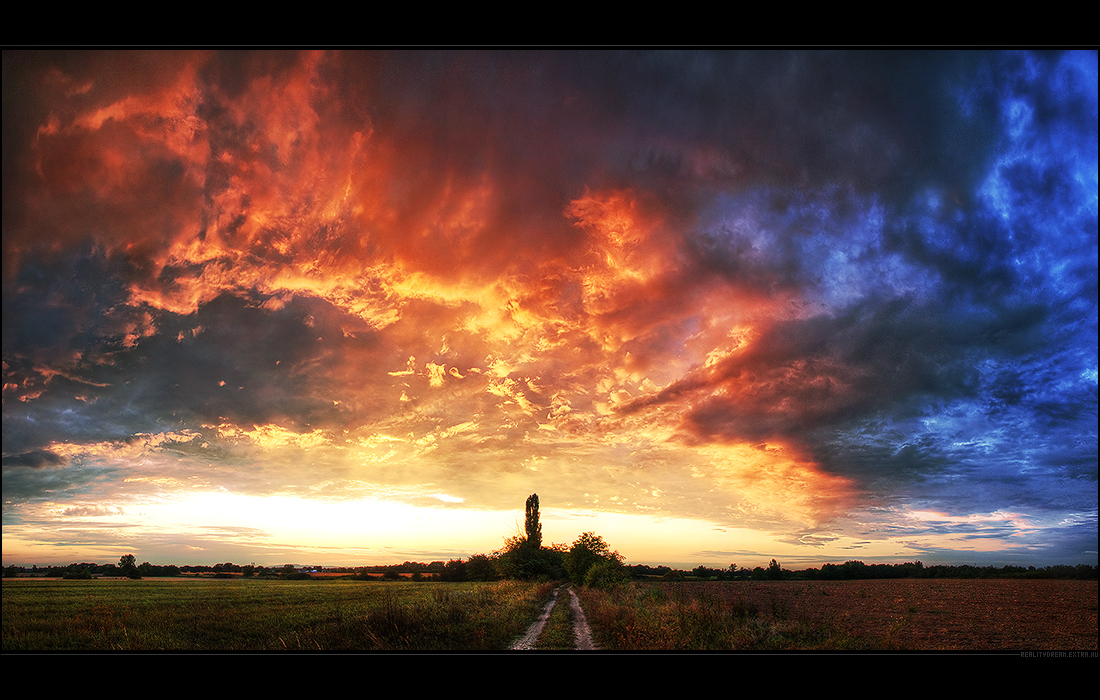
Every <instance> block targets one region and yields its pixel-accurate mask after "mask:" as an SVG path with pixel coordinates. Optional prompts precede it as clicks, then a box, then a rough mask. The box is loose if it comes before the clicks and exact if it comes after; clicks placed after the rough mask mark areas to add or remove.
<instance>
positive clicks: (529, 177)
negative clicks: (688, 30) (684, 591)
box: [3, 50, 1097, 569]
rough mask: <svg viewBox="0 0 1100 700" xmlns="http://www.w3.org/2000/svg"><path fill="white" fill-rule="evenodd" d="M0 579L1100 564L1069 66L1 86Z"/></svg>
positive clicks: (52, 63)
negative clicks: (488, 562)
mask: <svg viewBox="0 0 1100 700" xmlns="http://www.w3.org/2000/svg"><path fill="white" fill-rule="evenodd" d="M3 90H4V97H3V109H4V112H3V139H4V140H3V167H4V170H3V304H4V308H3V382H4V388H3V496H4V505H3V563H4V564H5V565H6V564H20V565H31V564H38V565H43V564H49V563H70V562H80V561H95V562H100V563H108V562H117V561H118V558H119V557H120V556H121V555H123V554H127V553H133V554H134V555H135V556H136V557H137V561H138V562H143V561H149V562H151V563H154V564H169V563H171V564H181V565H182V564H214V563H220V562H227V561H231V562H235V563H238V564H245V563H249V562H255V563H258V564H267V565H280V564H284V563H288V562H290V563H298V564H320V565H330V566H335V565H363V564H386V563H395V562H402V561H406V560H412V561H425V562H426V561H437V560H448V559H453V558H465V557H468V556H469V555H471V554H475V553H489V552H491V551H493V550H495V549H497V548H499V547H500V546H501V545H502V544H503V542H504V538H506V537H508V536H511V535H514V534H517V533H519V532H522V529H523V508H524V501H525V499H526V498H527V496H528V495H529V494H531V493H536V492H537V493H538V494H539V498H540V501H541V506H542V523H543V533H544V534H543V539H544V542H545V543H547V544H550V543H570V542H572V541H573V540H574V539H575V538H576V537H577V535H579V534H580V533H582V532H585V531H595V532H597V533H598V534H600V535H601V536H603V538H604V539H605V540H606V541H607V542H608V543H609V544H610V545H611V547H612V548H613V549H616V550H618V551H619V552H620V553H621V554H622V555H623V556H624V557H625V558H626V560H627V561H628V562H630V563H649V564H667V565H670V566H677V567H694V566H697V565H700V564H704V565H707V566H715V567H721V568H725V567H727V566H729V565H730V564H737V565H739V566H747V567H753V566H758V565H764V566H766V565H767V563H768V561H769V560H770V559H772V558H775V559H777V560H779V561H780V562H781V564H782V566H783V567H784V568H790V569H800V568H805V567H807V566H820V565H821V564H822V563H825V562H834V563H841V562H844V561H847V560H851V559H858V560H862V561H864V562H867V563H872V562H899V563H900V562H905V561H915V560H920V561H923V562H924V563H925V564H938V563H944V564H951V563H972V564H980V565H986V564H989V565H996V566H1001V565H1005V564H1020V565H1035V566H1045V565H1051V564H1079V563H1085V564H1093V565H1095V564H1096V563H1097V53H1096V52H1095V51H1087V52H1055V53H1029V52H986V51H961V52H954V51H915V52H907V51H887V52H871V51H739V50H730V51H696V50H688V51H618V50H612V51H573V50H561V51H526V50H523V51H497V50H486V51H453V52H439V51H411V50H407V51H394V52H382V51H345V52H329V51H318V52H314V51H302V52H298V51H274V52H255V51H227V52H216V51H215V52H207V51H199V52H182V51H149V52H137V51H96V52H68V51H63V52H49V51H5V52H4V54H3Z"/></svg>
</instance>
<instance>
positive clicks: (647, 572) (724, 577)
mask: <svg viewBox="0 0 1100 700" xmlns="http://www.w3.org/2000/svg"><path fill="white" fill-rule="evenodd" d="M627 568H628V569H629V570H630V573H631V575H632V576H634V577H635V578H656V577H660V578H680V579H686V578H695V579H707V580H712V581H767V580H792V581H847V580H855V579H897V578H965V579H973V578H1017V579H1075V580H1095V579H1096V578H1097V570H1096V567H1095V566H1091V565H1088V564H1078V565H1077V566H1066V565H1056V566H1045V567H1041V568H1037V567H1034V566H1027V567H1024V566H1002V567H995V566H972V565H968V564H963V565H957V566H951V565H939V564H937V565H934V566H925V565H924V564H923V563H921V562H919V561H916V562H905V563H904V564H865V563H863V562H862V561H846V562H844V563H843V564H825V565H823V566H822V567H821V568H820V569H815V568H808V569H802V570H799V571H791V570H789V569H784V568H782V567H781V566H780V565H779V563H778V562H777V561H776V560H775V559H772V560H771V563H770V564H769V565H768V566H767V567H766V568H765V567H762V566H757V567H755V568H753V569H747V568H743V567H738V566H737V565H736V564H731V565H730V566H729V568H727V569H714V568H709V567H706V566H697V567H695V568H694V569H692V570H691V571H690V572H688V571H680V570H675V569H670V568H669V567H663V566H662V567H649V566H645V565H641V564H637V565H633V566H629V567H627Z"/></svg>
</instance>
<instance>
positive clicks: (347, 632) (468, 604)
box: [3, 579, 1097, 653]
mask: <svg viewBox="0 0 1100 700" xmlns="http://www.w3.org/2000/svg"><path fill="white" fill-rule="evenodd" d="M552 588H553V585H552V584H541V585H540V584H528V583H515V582H501V583H439V582H405V581H402V582H396V581H395V582H380V581H347V580H328V581H324V580H320V581H318V580H314V581H270V580H267V581H264V580H241V579H236V580H209V579H208V580H190V581H180V580H157V579H145V580H140V581H130V580H91V581H60V580H40V579H39V580H27V579H23V580H10V579H6V580H4V582H3V640H4V641H3V648H4V651H5V652H7V651H55V650H66V651H112V650H127V651H145V650H180V651H184V650H202V651H234V650H249V651H283V650H287V651H343V650H388V651H431V650H448V651H468V650H476V651H493V650H504V649H507V648H508V647H509V645H510V644H511V643H512V642H513V641H514V640H515V639H517V638H518V637H520V636H521V635H522V634H523V633H524V632H525V630H526V629H527V627H528V625H530V624H531V622H533V621H534V620H535V619H536V618H537V616H538V614H539V612H540V611H541V609H542V607H543V605H544V604H545V603H546V601H547V600H548V599H549V596H550V592H551V590H552ZM577 592H578V594H579V595H580V596H581V599H582V603H583V605H584V611H585V615H586V617H587V618H588V621H589V623H590V625H591V626H592V629H593V633H594V634H595V636H596V641H597V643H598V645H599V647H600V648H601V649H606V650H623V651H628V650H665V651H671V650H727V651H729V650H733V651H737V650H751V651H777V650H841V651H860V650H920V651H930V650H986V651H989V650H995V651H1028V650H1083V651H1091V652H1093V653H1095V652H1096V649H1097V582H1096V581H1021V580H924V579H920V580H918V579H900V580H871V581H835V582H809V581H768V582H710V583H706V582H688V583H635V584H631V585H627V586H623V587H621V588H619V589H617V590H615V591H612V592H604V591H598V590H592V589H585V588H583V587H582V588H579V589H577ZM572 646H573V635H572V621H571V613H570V611H569V605H568V598H567V597H562V596H559V604H558V606H557V607H556V608H555V610H554V612H553V614H552V615H551V618H550V621H549V624H548V625H547V627H546V629H545V630H544V632H543V634H542V637H541V638H540V640H539V642H538V645H537V648H539V649H544V650H561V649H571V648H572Z"/></svg>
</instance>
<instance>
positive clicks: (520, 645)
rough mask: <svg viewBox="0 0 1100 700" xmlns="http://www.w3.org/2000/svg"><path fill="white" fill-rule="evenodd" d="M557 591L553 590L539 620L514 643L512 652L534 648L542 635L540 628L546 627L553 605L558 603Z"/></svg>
mask: <svg viewBox="0 0 1100 700" xmlns="http://www.w3.org/2000/svg"><path fill="white" fill-rule="evenodd" d="M559 590H560V589H559V588H555V589H554V592H553V593H552V594H550V602H549V603H547V604H546V607H545V608H543V609H542V613H541V614H540V615H539V619H537V620H535V621H534V622H533V623H532V624H531V626H530V627H528V628H527V634H525V635H523V636H522V637H520V638H519V639H518V640H516V643H515V644H513V645H512V649H513V650H519V651H525V650H529V649H534V648H535V643H536V642H538V640H539V635H540V634H542V628H543V627H546V621H547V620H549V619H550V613H551V612H552V611H553V610H554V605H556V604H557V602H558V591H559Z"/></svg>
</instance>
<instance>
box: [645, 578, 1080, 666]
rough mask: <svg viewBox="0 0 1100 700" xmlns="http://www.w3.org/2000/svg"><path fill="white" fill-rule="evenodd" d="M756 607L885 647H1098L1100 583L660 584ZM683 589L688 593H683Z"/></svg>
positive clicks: (916, 648) (741, 582)
mask: <svg viewBox="0 0 1100 700" xmlns="http://www.w3.org/2000/svg"><path fill="white" fill-rule="evenodd" d="M657 585H659V586H661V587H663V588H666V591H668V592H669V593H670V594H671V593H672V588H673V587H675V586H677V585H679V586H687V587H690V588H689V590H690V591H691V592H690V593H689V595H703V594H705V595H708V596H713V597H715V598H718V599H720V600H723V601H727V602H730V603H732V602H734V601H737V600H741V601H743V602H745V603H751V604H754V605H755V606H756V607H757V608H758V610H759V612H760V614H761V615H763V616H765V617H784V618H786V619H791V620H805V621H815V622H827V623H830V624H831V625H833V626H834V627H835V628H836V629H838V630H841V631H843V632H846V633H848V634H850V635H853V636H859V637H871V638H873V639H876V640H878V641H879V642H880V643H882V645H883V647H884V648H892V649H909V650H963V649H965V650H996V651H1007V650H1021V651H1047V650H1057V651H1065V650H1094V651H1095V650H1096V649H1097V619H1096V607H1097V582H1096V581H1050V580H958V579H898V580H869V581H761V582H748V581H731V582H722V583H689V584H657ZM681 590H682V591H684V592H687V591H686V590H685V589H681Z"/></svg>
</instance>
